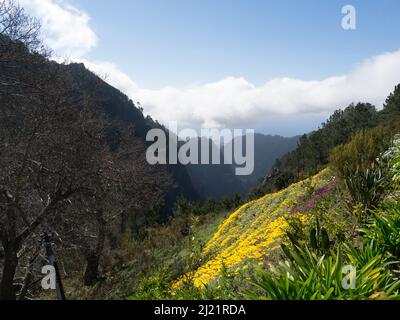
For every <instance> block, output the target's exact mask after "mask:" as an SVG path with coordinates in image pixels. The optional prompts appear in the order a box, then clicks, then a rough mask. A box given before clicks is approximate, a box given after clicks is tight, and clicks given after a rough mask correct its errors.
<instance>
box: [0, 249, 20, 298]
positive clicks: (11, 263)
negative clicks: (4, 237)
mask: <svg viewBox="0 0 400 320" xmlns="http://www.w3.org/2000/svg"><path fill="white" fill-rule="evenodd" d="M3 247H4V267H3V276H2V278H1V284H0V300H16V293H15V288H14V276H15V271H16V269H17V266H18V258H17V250H16V243H15V242H14V241H11V242H9V241H7V242H6V243H3Z"/></svg>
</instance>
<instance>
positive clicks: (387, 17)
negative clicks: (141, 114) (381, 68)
mask: <svg viewBox="0 0 400 320" xmlns="http://www.w3.org/2000/svg"><path fill="white" fill-rule="evenodd" d="M75 3H76V4H77V6H78V7H79V8H83V9H84V10H85V11H87V12H88V13H89V14H90V16H91V17H92V25H93V28H94V30H95V31H96V33H97V34H98V35H99V38H100V40H101V41H100V44H99V46H98V48H96V50H94V51H93V52H92V53H91V55H90V56H91V57H92V58H93V59H107V60H111V61H117V62H118V64H119V66H120V67H121V68H122V69H123V70H124V71H125V72H127V73H129V74H130V75H132V76H133V77H134V78H135V79H136V81H137V83H138V84H140V85H144V86H147V87H154V88H156V87H162V86H166V85H178V86H180V85H187V84H190V83H198V82H210V81H217V80H220V79H221V78H224V77H226V76H237V77H239V76H240V77H245V78H246V79H248V80H250V81H252V82H254V83H256V84H261V83H263V82H265V81H267V80H270V79H272V78H275V77H283V76H289V77H296V78H301V79H306V80H314V79H321V78H325V77H328V76H330V75H332V74H342V73H345V72H347V71H348V70H349V69H350V68H351V67H352V66H354V65H355V64H356V63H358V62H360V61H362V60H363V59H364V58H368V57H371V56H373V55H377V54H380V53H382V52H383V51H394V50H396V49H398V41H396V39H399V31H400V1H397V0H392V1H388V0H386V1H385V0H384V1H373V0H369V1H368V0H363V1H336V0H328V1H321V0H303V1H302V0H291V1H268V0H250V1H249V0H245V1H243V0H150V1H137V0H133V1H132V0H116V1H109V0H96V1H94V0H75ZM348 3H351V4H352V5H354V6H355V7H356V9H357V20H358V21H357V24H358V25H357V27H358V28H357V29H356V30H355V31H344V30H343V29H342V28H341V27H340V23H341V18H342V14H341V8H342V7H343V6H344V5H346V4H348Z"/></svg>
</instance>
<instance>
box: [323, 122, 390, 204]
mask: <svg viewBox="0 0 400 320" xmlns="http://www.w3.org/2000/svg"><path fill="white" fill-rule="evenodd" d="M392 138H393V134H392V129H391V128H389V127H384V126H379V127H376V128H373V129H370V130H362V131H360V132H358V133H357V134H355V135H354V137H353V139H352V140H351V141H350V142H349V143H348V144H344V145H340V146H338V147H336V148H335V149H334V150H333V151H332V153H331V156H330V164H331V167H332V168H333V170H334V172H335V173H336V175H337V176H338V177H339V178H340V179H341V180H342V181H343V182H344V184H345V185H346V187H347V189H348V191H349V193H350V195H351V197H352V199H353V201H354V202H355V203H356V204H362V205H363V206H364V207H365V208H366V209H368V208H373V207H375V206H376V205H377V204H378V203H379V202H380V201H381V200H382V198H383V197H384V195H385V193H386V192H387V191H388V188H389V185H390V181H389V174H388V173H387V170H388V169H389V166H388V162H387V160H386V159H385V158H382V157H380V156H381V155H382V153H383V152H384V151H386V150H387V149H388V148H389V147H390V145H391V142H392Z"/></svg>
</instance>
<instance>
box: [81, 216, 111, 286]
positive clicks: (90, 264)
mask: <svg viewBox="0 0 400 320" xmlns="http://www.w3.org/2000/svg"><path fill="white" fill-rule="evenodd" d="M97 221H98V223H99V234H98V237H97V243H96V248H95V249H94V250H92V251H91V252H89V254H87V255H86V262H87V264H86V269H85V274H84V279H83V280H84V284H85V286H93V285H95V284H96V283H97V282H98V280H99V265H100V258H101V254H102V253H103V248H104V241H105V239H106V225H105V221H104V219H103V218H102V216H100V217H98V218H97Z"/></svg>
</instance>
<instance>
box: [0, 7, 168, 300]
mask: <svg viewBox="0 0 400 320" xmlns="http://www.w3.org/2000/svg"><path fill="white" fill-rule="evenodd" d="M0 31H1V33H0V105H1V110H0V123H1V126H0V154H1V157H0V243H1V247H2V250H1V251H0V281H1V282H0V299H15V298H16V295H17V290H16V288H15V280H16V278H17V277H16V274H17V273H18V272H19V271H18V270H19V268H21V267H22V268H25V269H24V270H25V271H21V272H20V274H21V276H22V278H23V281H22V282H21V287H20V288H19V289H20V291H21V292H20V297H24V296H25V294H26V293H27V288H28V287H29V277H30V272H29V270H30V269H29V266H31V265H32V263H33V261H34V258H35V256H36V255H37V253H36V252H37V250H36V249H37V239H38V236H39V232H40V231H41V230H43V229H52V230H56V231H58V232H59V234H60V237H61V238H62V239H63V240H64V242H65V243H66V244H65V246H69V245H73V244H76V245H79V246H80V248H81V252H83V253H84V256H85V258H86V261H87V266H86V270H85V276H84V281H85V283H86V284H88V285H90V284H93V283H95V282H96V281H97V279H98V270H99V263H100V259H101V255H102V251H103V248H104V243H105V239H106V234H107V232H108V230H109V229H110V228H111V226H112V224H113V223H115V219H117V218H118V217H120V216H121V212H123V211H126V210H129V209H131V208H134V209H136V210H138V209H139V208H141V209H143V210H147V209H148V208H150V207H151V206H153V205H154V204H156V203H157V201H159V199H160V198H161V197H160V195H161V194H162V193H163V192H164V189H165V188H166V186H167V184H168V182H169V181H168V177H167V175H166V174H165V172H164V171H163V170H160V169H159V168H155V167H150V166H149V165H148V164H147V163H146V161H145V156H144V154H145V153H144V146H143V144H142V143H141V142H140V141H139V140H138V139H137V138H136V137H135V136H134V134H133V131H132V128H126V126H125V127H124V125H121V124H118V123H116V122H115V121H114V122H113V121H109V120H107V119H106V118H105V116H104V115H103V114H102V113H101V110H97V108H96V101H97V99H99V97H92V96H90V95H88V94H86V93H85V88H82V87H80V86H79V85H77V84H76V83H75V82H74V81H73V79H72V78H71V77H70V75H69V74H68V72H66V70H65V68H63V66H62V65H58V64H56V63H54V62H51V61H49V60H48V59H47V57H46V56H45V55H43V53H45V52H44V51H41V48H42V47H41V44H40V40H39V39H38V24H37V22H36V21H35V20H33V19H31V18H29V17H28V16H26V15H25V13H24V12H23V10H22V9H21V8H20V7H19V6H17V5H15V3H14V2H13V1H11V0H3V1H0ZM25 262H26V264H27V266H25V265H24V266H21V264H22V263H23V264H25ZM20 274H18V277H19V276H20Z"/></svg>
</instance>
